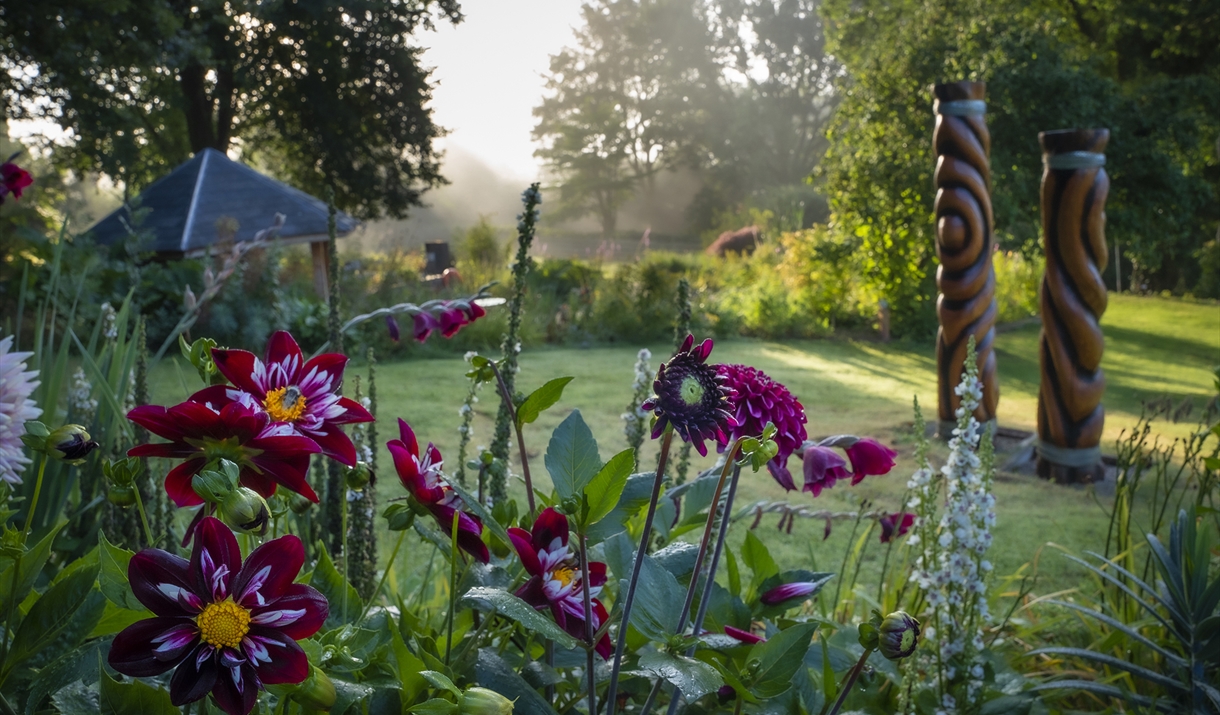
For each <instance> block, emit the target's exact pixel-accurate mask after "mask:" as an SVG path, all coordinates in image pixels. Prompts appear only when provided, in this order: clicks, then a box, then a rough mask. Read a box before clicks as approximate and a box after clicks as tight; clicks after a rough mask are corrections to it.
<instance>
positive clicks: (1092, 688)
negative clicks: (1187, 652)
mask: <svg viewBox="0 0 1220 715" xmlns="http://www.w3.org/2000/svg"><path fill="white" fill-rule="evenodd" d="M1042 690H1084V691H1086V692H1090V693H1096V694H1097V695H1106V696H1108V697H1111V698H1118V699H1120V700H1127V701H1129V702H1133V703H1136V704H1138V705H1142V706H1144V707H1152V708H1156V709H1157V710H1160V711H1161V712H1167V713H1172V712H1173V711H1174V706H1173V705H1172V704H1171V703H1164V702H1161V701H1159V700H1153V699H1152V698H1149V697H1147V696H1144V695H1137V694H1135V693H1131V692H1128V691H1126V690H1123V689H1122V688H1118V687H1115V686H1113V685H1106V684H1104V683H1097V682H1094V681H1092V680H1075V679H1073V680H1055V681H1053V682H1050V683H1038V684H1037V685H1033V686H1030V688H1029V692H1031V693H1032V692H1039V691H1042Z"/></svg>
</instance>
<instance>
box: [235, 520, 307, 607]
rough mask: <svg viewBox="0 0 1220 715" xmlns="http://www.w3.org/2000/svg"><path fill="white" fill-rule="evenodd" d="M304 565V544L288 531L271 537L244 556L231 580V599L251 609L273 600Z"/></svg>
mask: <svg viewBox="0 0 1220 715" xmlns="http://www.w3.org/2000/svg"><path fill="white" fill-rule="evenodd" d="M304 565H305V547H304V546H303V545H302V544H301V540H300V539H299V538H297V537H295V536H293V535H292V534H289V535H287V536H281V537H280V538H278V539H272V540H271V541H268V542H267V543H265V544H263V545H262V546H259V547H258V548H257V549H255V550H254V551H251V552H250V555H249V556H248V557H247V558H246V562H245V563H244V564H243V565H242V567H241V571H239V572H238V574H237V577H236V578H234V579H233V590H232V593H233V600H234V601H236V602H237V603H239V604H241V605H242V606H245V607H246V608H253V607H254V606H262V605H264V604H267V603H273V602H275V601H276V600H278V599H279V598H280V597H281V596H283V595H284V592H285V590H286V589H287V588H288V586H290V585H291V584H292V581H293V579H295V578H296V577H297V574H299V573H300V572H301V567H302V566H304Z"/></svg>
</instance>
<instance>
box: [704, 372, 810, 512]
mask: <svg viewBox="0 0 1220 715" xmlns="http://www.w3.org/2000/svg"><path fill="white" fill-rule="evenodd" d="M716 372H717V374H719V375H720V376H721V377H722V378H724V384H725V385H726V386H728V387H729V388H731V389H732V390H733V394H732V395H730V397H729V407H728V411H729V414H731V415H733V419H735V420H736V421H737V427H736V428H735V429H734V430H733V432H732V434H731V435H730V438H731V439H736V438H738V437H757V436H759V435H761V434H762V432H763V428H764V427H766V426H767V423H768V422H771V423H773V424H774V425H775V427H776V431H775V436H774V437H773V438H772V439H774V440H775V445H776V446H777V447H779V451H778V452H777V453H776V455H775V457H774V458H773V459H771V460H770V461H769V462H767V471H769V472H771V476H772V477H774V478H775V481H777V482H779V485H780V486H781V487H783V488H785V489H787V490H789V491H791V490H794V489H796V485H795V484H794V483H793V481H792V473H791V472H789V471H788V457H790V456H792V453H793V452H795V451H796V450H797V449H799V448H800V446H801V443H802V442H804V441H805V437H806V433H805V408H804V407H803V406H802V405H801V402H800V400H798V399H796V397H795V396H793V394H792V393H791V392H789V391H788V388H786V387H784V386H783V385H782V384H780V383H778V382H776V381H775V380H773V379H771V377H770V376H768V375H767V374H766V373H765V372H763V371H762V370H759V369H757V368H753V367H749V366H746V365H717V366H716ZM721 451H723V448H722V450H721Z"/></svg>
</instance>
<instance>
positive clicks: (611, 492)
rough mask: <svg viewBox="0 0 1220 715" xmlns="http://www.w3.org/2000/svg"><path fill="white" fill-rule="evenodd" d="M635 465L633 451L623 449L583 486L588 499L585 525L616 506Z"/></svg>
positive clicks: (595, 520)
mask: <svg viewBox="0 0 1220 715" xmlns="http://www.w3.org/2000/svg"><path fill="white" fill-rule="evenodd" d="M633 466H635V451H634V450H631V449H624V450H623V451H622V452H619V453H618V454H616V455H614V456H613V457H611V458H610V461H609V462H606V464H605V465H604V466H603V467H602V468H601V470H600V471H598V473H597V476H595V477H593V481H591V482H589V485H588V486H587V487H585V496H586V497H587V498H588V500H589V513H588V515H587V516H586V517H585V519H584V522H585V523H584V525H585V526H586V527H589V526H592V525H593V524H596V523H597V522H599V521H601V520H602V519H605V518H606V515H607V514H609V513H610V512H612V511H614V508H615V507H616V506H618V500H619V497H621V496H622V495H623V488H624V487H626V486H627V477H629V476H631V468H632V467H633Z"/></svg>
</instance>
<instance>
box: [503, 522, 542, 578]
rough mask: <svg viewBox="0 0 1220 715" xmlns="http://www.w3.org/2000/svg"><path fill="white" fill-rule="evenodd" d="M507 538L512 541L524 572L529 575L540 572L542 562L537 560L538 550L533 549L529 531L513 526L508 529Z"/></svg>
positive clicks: (535, 574)
mask: <svg viewBox="0 0 1220 715" xmlns="http://www.w3.org/2000/svg"><path fill="white" fill-rule="evenodd" d="M508 538H509V540H510V541H512V542H513V548H514V549H516V551H517V556H519V557H520V558H521V565H522V566H525V572H526V573H528V574H529V575H530V576H537V575H539V574H541V573H542V564H541V563H539V562H538V552H537V550H535V549H534V544H533V543H532V540H531V537H530V533H529V532H528V531H526V530H525V529H522V528H520V527H516V526H514V527H512V528H510V529H509V530H508Z"/></svg>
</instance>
